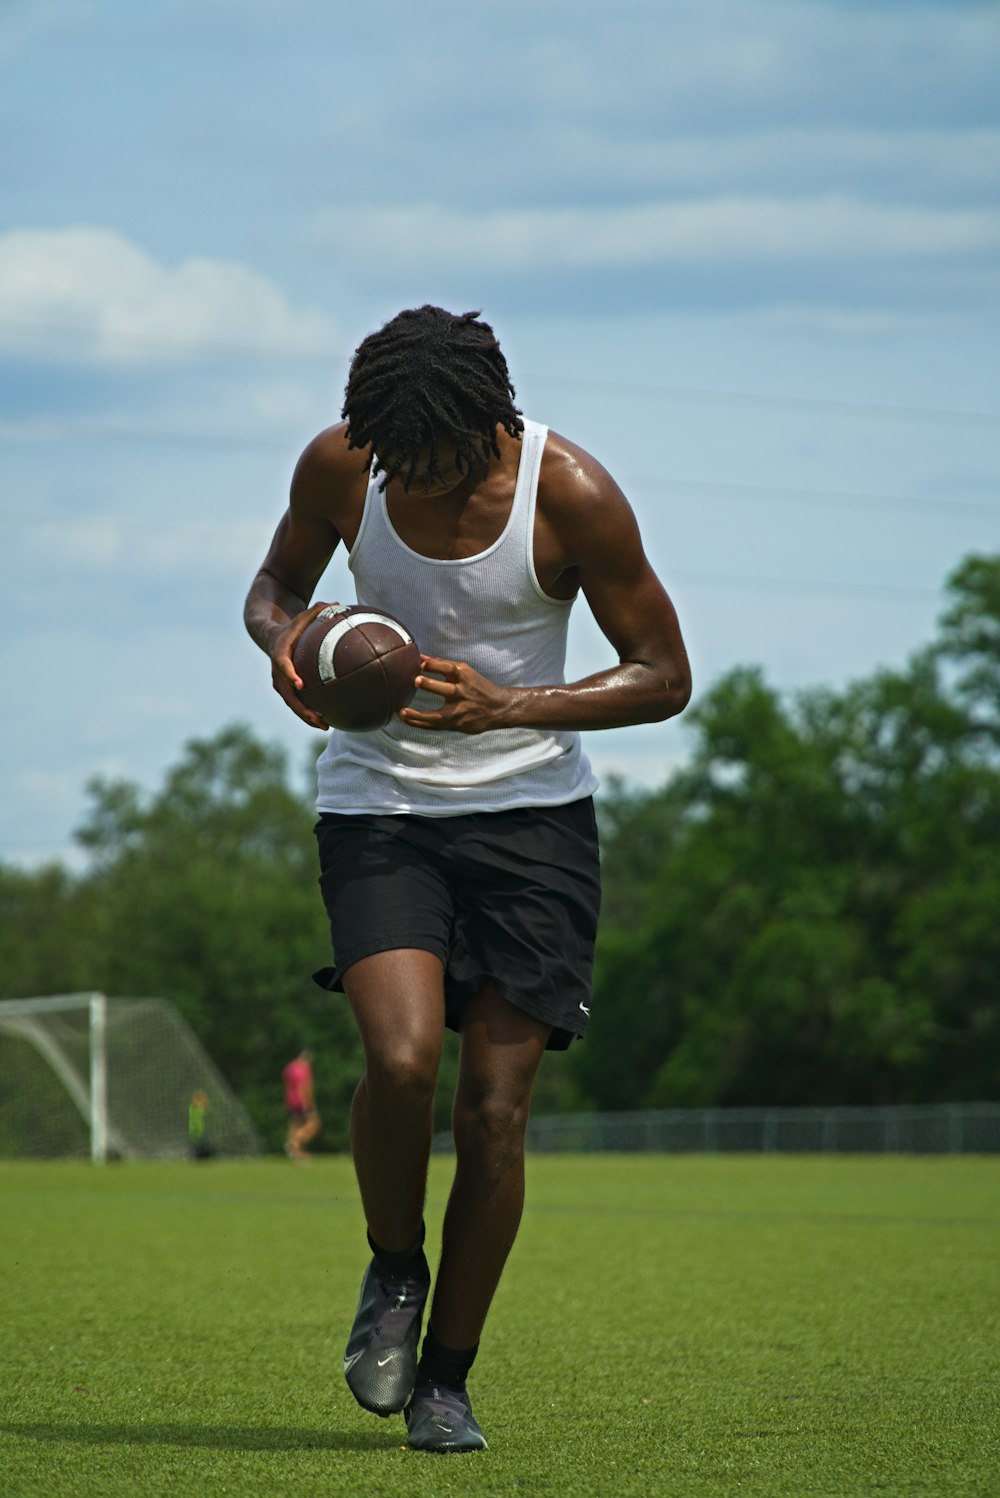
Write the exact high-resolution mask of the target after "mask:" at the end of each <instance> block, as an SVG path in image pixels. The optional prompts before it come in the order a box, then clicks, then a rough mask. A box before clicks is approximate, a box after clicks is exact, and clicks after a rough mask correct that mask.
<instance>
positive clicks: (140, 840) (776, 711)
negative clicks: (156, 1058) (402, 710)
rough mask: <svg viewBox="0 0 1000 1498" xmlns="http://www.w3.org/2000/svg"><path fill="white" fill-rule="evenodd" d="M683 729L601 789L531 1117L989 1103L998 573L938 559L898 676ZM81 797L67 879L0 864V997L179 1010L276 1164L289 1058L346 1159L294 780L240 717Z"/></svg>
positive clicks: (998, 830) (998, 834)
mask: <svg viewBox="0 0 1000 1498" xmlns="http://www.w3.org/2000/svg"><path fill="white" fill-rule="evenodd" d="M685 722H686V723H687V724H688V725H689V733H690V736H691V738H692V740H693V747H692V752H691V754H690V757H689V759H688V761H687V762H686V763H685V765H684V767H683V768H682V769H680V770H678V771H676V772H675V773H674V774H672V775H671V776H670V778H669V779H668V780H667V781H666V783H665V784H664V785H663V786H662V787H661V788H659V789H656V790H637V789H633V788H628V787H626V786H625V785H623V784H621V783H615V782H612V783H611V784H610V785H608V786H606V787H605V788H604V790H603V791H602V793H601V795H600V798H599V803H598V804H599V815H600V821H601V829H602V848H603V853H602V858H603V868H604V884H605V895H604V911H603V918H602V926H601V934H600V938H599V944H598V952H597V963H596V971H595V993H594V1002H593V1006H592V1019H591V1025H590V1031H589V1033H588V1036H587V1039H586V1040H585V1041H584V1042H583V1043H582V1044H574V1046H573V1047H572V1049H571V1050H570V1052H569V1054H568V1055H565V1056H550V1057H547V1058H546V1062H545V1065H544V1066H543V1070H542V1075H541V1077H540V1079H539V1083H538V1087H537V1089H536V1103H535V1106H536V1110H538V1109H549V1110H566V1109H574V1108H588V1109H589V1108H598V1109H619V1108H636V1107H643V1108H645V1107H677V1106H695V1105H697V1106H702V1105H705V1106H708V1105H715V1106H733V1105H739V1104H776V1103H777V1104H786V1105H796V1104H800V1105H802V1104H818V1103H824V1104H835V1103H894V1102H937V1101H958V1100H974V1099H989V1098H992V1097H994V1096H996V1091H997V1081H998V1076H1000V1002H998V999H1000V992H998V990H1000V556H973V557H969V558H968V559H966V560H965V561H964V562H963V563H962V564H961V565H960V566H959V567H958V568H957V569H956V571H955V572H954V573H953V574H952V576H951V578H950V579H949V582H948V592H947V605H946V608H945V611H944V614H943V616H942V619H941V622H940V625H939V629H938V632H937V635H936V637H935V638H934V639H933V640H932V641H931V642H930V643H929V644H928V645H927V646H926V647H925V648H923V649H922V650H920V651H918V652H917V653H916V654H915V655H914V656H913V657H912V658H911V659H910V661H909V662H908V663H907V664H906V666H905V667H904V668H902V669H900V670H881V671H878V672H876V673H875V674H874V675H872V676H870V677H868V678H865V679H863V680H860V681H858V682H855V683H852V684H850V685H849V686H848V687H846V688H844V689H843V690H838V691H834V690H829V689H813V690H810V691H805V692H800V693H796V694H793V695H790V696H787V697H786V696H783V695H782V694H780V693H779V692H777V691H776V690H775V689H774V688H772V687H771V686H769V685H768V683H767V682H766V681H765V679H764V677H763V676H762V674H761V673H760V671H758V670H756V669H753V668H751V667H745V668H740V669H737V670H734V671H731V672H729V673H728V674H727V675H725V676H724V677H722V678H721V679H720V680H719V681H717V682H716V683H715V684H713V685H712V686H711V687H710V688H709V689H708V690H706V691H705V692H704V694H703V695H702V696H701V698H700V700H699V701H698V702H697V703H696V705H695V706H693V707H692V708H691V709H689V711H688V714H687V715H686V718H685ZM299 780H300V781H301V783H298V781H299ZM88 796H89V810H88V814H87V816H86V819H85V821H84V823H83V825H82V826H81V827H80V828H79V830H78V832H77V834H76V836H77V839H78V841H79V843H80V845H81V846H82V847H83V848H84V849H86V850H87V852H88V855H89V858H88V862H87V867H86V870H85V872H83V873H75V872H71V871H70V870H68V869H67V868H66V867H64V866H62V865H60V864H55V865H51V866H49V867H46V868H43V869H39V870H36V871H31V872H27V871H24V870H22V869H18V868H16V867H14V866H9V865H3V864H0V997H21V996H25V995H32V994H44V993H64V992H74V991H83V990H89V989H98V990H101V991H103V992H105V993H108V994H111V995H120V996H128V997H143V996H157V997H163V998H167V999H170V1000H171V1001H172V1002H173V1003H175V1004H176V1005H177V1007H178V1009H179V1010H180V1011H181V1013H182V1014H183V1015H184V1017H185V1019H186V1020H187V1021H188V1023H189V1024H190V1025H191V1026H192V1028H193V1029H194V1031H195V1032H196V1034H197V1035H198V1037H199V1039H200V1040H201V1041H202V1043H203V1044H204V1046H205V1047H206V1049H207V1050H208V1052H209V1054H210V1055H211V1056H212V1058H213V1060H214V1061H215V1063H216V1065H217V1066H218V1067H219V1068H220V1070H221V1071H222V1072H223V1074H224V1075H225V1077H226V1078H227V1080H228V1081H229V1082H230V1084H231V1085H232V1086H233V1088H234V1089H235V1091H236V1092H237V1094H238V1095H239V1096H240V1098H241V1099H242V1101H243V1102H244V1104H245V1105H246V1107H247V1108H248V1109H249V1111H250V1114H251V1116H252V1117H253V1118H254V1120H255V1122H256V1124H257V1126H258V1127H259V1128H260V1130H261V1132H262V1134H263V1135H264V1137H265V1139H266V1140H267V1142H268V1143H269V1144H270V1145H271V1146H272V1147H277V1146H278V1145H279V1144H280V1140H281V1137H282V1130H283V1119H282V1115H281V1092H280V1071H281V1067H282V1065H283V1064H284V1062H285V1061H287V1060H288V1059H290V1057H291V1056H292V1055H294V1054H295V1053H296V1052H297V1051H298V1050H299V1049H300V1048H301V1047H302V1046H303V1045H310V1046H311V1047H312V1048H313V1050H314V1051H315V1053H316V1075H317V1092H318V1100H319V1103H320V1107H321V1112H322V1114H323V1117H324V1130H323V1142H324V1143H325V1144H326V1145H327V1146H328V1147H331V1148H341V1147H343V1146H344V1144H345V1143H346V1137H347V1109H348V1105H349V1099H350V1095H351V1092H352V1090H353V1087H354V1084H355V1082H356V1079H357V1077H358V1075H359V1074H360V1070H361V1055H360V1048H359V1045H358V1042H357V1038H356V1035H355V1032H354V1026H353V1023H352V1021H351V1017H350V1014H349V1011H348V1008H347V1004H346V1001H345V1000H344V999H343V998H342V997H341V996H339V995H331V994H327V993H325V992H324V991H322V990H321V989H319V988H318V987H316V985H315V984H313V982H312V980H311V973H312V972H313V971H314V970H315V969H317V968H319V967H322V966H324V965H325V964H326V963H327V962H328V961H329V937H328V931H327V926H326V917H325V914H324V911H323V907H322V901H321V899H320V895H319V890H318V884H317V874H318V870H317V865H316V854H315V846H314V840H313V835H312V826H313V823H314V820H315V817H314V812H313V805H312V802H313V787H312V775H311V773H310V767H306V769H305V773H302V774H301V776H298V775H297V774H296V773H294V771H293V767H291V766H290V765H289V762H288V758H287V756H286V755H285V754H284V753H283V752H282V751H281V750H280V749H277V748H275V747H274V746H272V745H268V744H264V743H261V742H260V741H259V740H257V739H256V738H255V737H254V736H253V735H252V734H251V732H250V731H249V730H248V729H246V728H245V727H242V726H240V725H232V726H229V727H227V728H224V729H223V730H222V731H221V732H219V733H218V734H216V735H215V736H214V737H212V738H208V739H201V740H195V741H193V742H191V743H190V744H188V745H187V746H186V748H185V750H184V752H183V754H182V757H181V759H180V761H179V763H178V764H177V765H176V766H175V767H174V768H173V769H171V770H170V771H169V772H168V774H167V775H166V777H165V779H164V782H163V784H162V786H161V787H160V788H159V790H157V791H156V792H154V793H144V792H143V791H142V790H141V789H140V788H139V787H137V786H136V785H133V784H131V783H130V782H127V781H121V780H105V779H95V780H93V781H92V782H91V783H90V785H89V787H88ZM455 1056H456V1048H455V1044H454V1041H453V1040H450V1041H449V1045H448V1047H447V1050H446V1057H445V1063H444V1072H443V1076H442V1085H441V1087H440V1089H439V1098H438V1119H437V1122H438V1125H439V1126H440V1127H446V1125H447V1115H448V1104H449V1091H450V1088H449V1083H450V1081H451V1079H452V1077H453V1073H454V1066H455Z"/></svg>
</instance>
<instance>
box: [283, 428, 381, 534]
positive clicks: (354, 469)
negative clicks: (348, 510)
mask: <svg viewBox="0 0 1000 1498" xmlns="http://www.w3.org/2000/svg"><path fill="white" fill-rule="evenodd" d="M366 468H367V463H366V461H365V457H364V455H363V454H362V453H361V452H359V451H358V449H357V448H355V447H351V445H350V443H349V441H348V435H347V422H346V421H338V422H337V423H336V424H335V425H334V426H329V427H326V428H324V430H323V431H322V432H319V433H318V434H317V435H316V436H315V437H314V438H313V439H312V441H311V442H310V443H309V444H308V446H307V447H306V448H305V449H304V450H303V452H302V456H301V457H300V458H299V461H298V463H297V464H296V465H295V473H294V474H293V476H292V505H293V509H294V510H295V511H296V512H297V513H310V512H319V513H322V514H327V513H328V512H329V511H330V509H331V507H333V508H334V509H336V508H337V507H339V504H340V503H341V501H347V502H348V503H349V504H353V503H354V502H355V501H357V499H358V498H359V496H360V497H361V498H363V497H364V489H365V483H366V479H365V472H366Z"/></svg>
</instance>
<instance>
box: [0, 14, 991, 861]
mask: <svg viewBox="0 0 1000 1498" xmlns="http://www.w3.org/2000/svg"><path fill="white" fill-rule="evenodd" d="M357 17H360V18H361V19H360V21H359V20H358V19H357ZM998 76H1000V8H998V7H997V6H996V5H995V4H989V5H986V4H965V3H958V0H948V3H942V4H935V3H907V4H890V3H884V4H878V3H867V4H864V5H862V4H856V3H840V4H837V3H828V4H819V3H812V0H796V3H776V0H740V3H736V0H732V3H723V0H702V3H690V4H672V3H669V0H623V3H620V4H618V5H617V6H616V7H613V8H611V7H609V8H607V9H605V10H598V9H596V8H595V9H594V11H593V13H591V12H590V11H588V10H586V9H581V7H579V5H577V4H570V3H568V0H566V3H564V0H533V3H532V4H530V5H529V4H527V3H522V0H513V3H509V4H507V5H506V6H505V7H503V9H502V11H497V10H495V9H493V8H490V9H489V10H487V9H486V8H482V9H480V8H476V7H470V6H468V5H460V4H457V3H450V0H430V3H422V4H421V5H419V6H413V5H404V4H402V3H396V0H374V3H369V4H368V5H367V6H366V7H364V10H363V13H362V12H351V11H350V10H348V9H347V8H343V7H337V6H331V5H329V4H326V3H320V0H280V3H279V0H242V3H240V4H235V3H229V0H217V3H212V0H201V3H199V4H195V3H193V0H158V3H156V0H149V3H146V4H144V5H142V6H136V5H134V4H125V3H123V0H106V3H96V0H93V3H91V0H58V3H56V0H51V3H50V0H20V3H19V0H7V3H6V4H5V6H4V8H3V10H2V11H0V135H2V138H3V140H4V142H5V146H6V149H5V150H4V151H3V153H0V188H2V191H0V204H2V218H0V396H2V408H0V480H2V488H0V536H2V542H3V544H2V546H0V580H2V586H3V590H4V597H5V599H6V602H7V628H6V629H5V630H4V631H3V635H2V638H0V671H2V673H3V680H4V684H5V699H6V710H5V712H4V713H3V715H2V720H0V860H2V861H5V862H13V863H21V864H24V865H27V866H34V865H37V864H38V863H40V862H44V861H46V860H49V859H53V858H69V857H70V856H71V850H72V830H73V828H74V827H75V826H77V825H79V822H80V821H81V819H82V816H83V814H84V810H85V806H86V796H85V790H84V787H85V784H86V781H87V779H88V778H89V777H90V776H91V775H94V774H101V775H105V776H124V777H125V778H127V779H130V780H135V781H137V782H139V783H140V784H142V785H144V786H147V787H154V786H156V785H157V784H158V783H159V780H160V777H161V776H162V773H163V771H164V769H165V768H166V767H167V766H168V765H170V764H172V763H174V762H176V760H177V758H178V756H179V754H180V752H181V750H182V747H183V745H184V743H185V742H186V741H187V740H188V739H190V738H191V737H194V736H203V735H209V734H212V733H214V732H216V731H217V730H218V729H219V728H221V727H222V726H223V725H225V724H227V723H229V722H232V721H234V720H240V721H244V722H247V723H249V724H250V725H251V726H252V727H253V729H254V730H255V732H257V733H259V734H260V735H261V736H262V737H264V738H267V739H271V740H275V741H278V742H281V743H283V744H285V745H286V746H287V747H288V748H289V750H290V752H291V754H292V755H293V757H294V759H295V763H296V764H297V765H304V764H305V762H306V759H307V755H308V752H309V750H310V749H311V748H313V747H314V745H313V736H312V735H310V734H309V732H308V731H307V730H305V729H304V728H302V727H301V725H299V724H298V723H297V722H296V721H295V720H294V719H293V718H292V717H291V716H290V715H288V714H287V712H286V710H285V709H283V707H282V705H281V704H280V702H279V701H278V699H277V698H276V697H275V696H274V695H273V694H272V692H271V690H270V685H269V678H268V672H267V663H266V661H265V660H264V658H263V656H260V655H259V654H258V652H256V651H255V649H254V647H253V646H252V645H251V644H250V642H249V641H248V640H247V639H246V638H245V636H244V635H243V634H242V629H241V624H240V611H241V606H242V599H243V595H244V593H245V590H246V587H247V585H248V583H249V580H250V577H251V576H252V574H253V571H254V570H255V568H256V565H257V563H258V561H259V560H260V557H261V556H262V554H263V551H264V549H265V547H266V545H267V541H268V538H269V536H270V532H271V530H272V528H273V525H274V523H275V522H276V520H277V517H278V515H279V513H280V511H281V508H282V507H283V504H284V501H285V496H286V493H287V486H288V480H289V477H290V474H291V469H292V466H293V464H294V461H295V458H296V455H297V453H298V452H299V451H300V450H301V448H302V447H303V446H304V445H305V443H306V442H307V441H308V440H309V438H310V437H311V436H312V435H313V433H314V432H315V431H316V430H318V429H319V428H320V427H321V426H324V425H326V424H327V423H328V422H329V421H331V420H333V419H336V417H337V415H338V413H339V406H340V399H341V394H342V390H343V383H344V378H345V374H346V367H347V361H348V359H349V356H350V352H351V350H352V349H353V347H354V346H355V344H356V343H357V341H358V340H359V339H360V338H361V337H363V336H364V334H365V333H367V332H368V331H370V330H371V329H372V328H374V327H377V326H378V325H379V324H380V323H381V322H383V321H384V320H385V319H386V318H387V317H389V316H391V315H392V314H393V313H395V312H396V311H398V310H399V308H400V307H402V306H405V305H412V304H414V303H419V302H423V301H428V300H429V301H436V302H440V303H442V304H443V305H445V306H449V307H451V308H453V309H454V310H461V311H464V310H466V309H467V308H469V307H479V308H482V309H483V312H484V315H485V316H486V317H487V318H488V319H489V320H490V321H491V322H492V323H493V325H494V327H495V328H496V331H497V333H498V335H499V336H500V339H501V342H502V343H503V346H504V349H505V351H506V353H507V357H508V361H509V363H510V366H511V371H512V374H513V377H514V382H515V384H516V386H517V389H518V396H519V400H520V402H521V404H522V405H523V407H524V409H525V411H526V412H527V414H529V415H531V416H533V417H535V418H536V419H537V420H541V421H545V422H548V423H549V425H551V426H553V427H554V428H556V429H557V430H559V431H562V432H564V433H565V434H566V435H567V436H569V437H571V438H573V439H574V440H575V441H578V442H580V443H582V444H583V445H584V446H585V447H588V448H589V449H590V450H591V451H592V452H594V453H595V454H596V455H597V456H598V457H599V458H600V459H601V460H602V461H603V462H604V463H606V464H607V466H608V467H609V468H610V469H611V470H612V472H613V473H614V474H615V476H616V477H617V478H618V479H619V481H620V482H621V483H622V484H623V486H624V487H625V489H626V491H627V492H628V493H629V495H630V497H631V499H632V501H633V504H634V506H635V509H636V511H637V513H638V516H639V519H640V523H641V526H642V529H643V532H644V535H645V537H646V543H647V549H648V551H649V553H650V555H651V557H652V559H653V561H654V564H655V565H656V567H657V569H658V571H659V572H660V574H661V576H662V577H663V579H664V581H665V582H666V584H667V586H668V588H669V590H670V592H671V594H672V595H673V597H674V599H675V601H676V603H677V606H678V609H679V611H680V613H681V617H682V622H683V624H684V627H685V631H686V634H687V637H688V641H689V644H690V648H691V654H692V659H693V664H694V669H695V674H696V686H697V687H700V688H704V687H706V686H708V685H709V684H710V683H711V682H712V681H713V680H715V679H716V678H717V677H718V676H719V675H720V674H721V673H722V672H723V671H725V670H727V669H729V668H730V667H732V666H734V665H736V664H742V663H753V664H757V665H760V666H761V667H762V668H763V670H764V671H765V673H766V676H767V678H768V680H769V681H771V682H772V683H773V684H774V685H775V686H776V687H778V688H780V689H782V690H785V691H794V690H796V689H798V688H801V687H806V686H812V685H821V684H828V685H832V686H842V685H844V684H845V683H846V682H848V681H849V680H851V679H853V678H856V677H858V676H863V675H867V674H869V673H871V672H872V671H874V670H875V669H877V668H878V667H879V666H881V665H887V666H894V665H901V664H902V663H903V662H904V661H905V660H906V658H907V656H908V654H909V653H910V652H911V651H912V650H914V649H916V648H917V647H919V645H920V644H921V643H923V642H924V641H925V640H927V639H928V638H929V636H930V635H931V633H932V632H933V629H934V624H935V619H936V617H937V615H938V613H939V611H940V608H941V603H942V594H941V589H942V584H943V581H944V579H945V578H946V577H947V575H948V573H949V571H950V570H951V569H952V568H953V567H954V566H955V565H956V564H957V563H958V561H960V559H961V558H962V557H963V556H965V555H967V554H968V553H969V552H971V551H995V550H996V549H997V548H998V544H1000V492H998V477H1000V402H998V398H997V349H998V348H1000V315H998V313H1000V118H998V115H1000V108H998V103H997V98H998V95H997V88H996V79H997V77H998ZM322 592H323V593H324V594H325V595H326V596H329V597H345V596H351V595H350V582H349V578H348V577H347V575H346V573H345V572H344V570H343V569H342V567H340V565H339V564H337V563H335V564H334V566H333V567H332V568H331V572H330V575H329V577H328V579H327V580H326V581H325V582H324V585H323V589H322ZM605 660H606V647H604V645H603V642H602V641H601V640H600V638H599V636H598V635H597V634H596V631H595V630H594V629H593V626H592V625H590V624H589V622H588V621H587V619H586V618H585V616H584V613H583V610H582V608H580V609H577V610H576V611H575V615H574V628H573V636H572V646H571V660H570V669H571V671H572V672H573V673H574V674H579V675H582V674H584V673H585V672H587V671H589V670H592V669H594V668H595V667H596V666H598V665H600V664H602V663H604V662H605ZM588 748H589V750H590V752H591V754H592V757H593V758H594V760H595V763H596V764H597V766H598V768H599V770H600V771H602V772H605V773H607V772H610V771H617V772H618V773H621V774H623V775H625V776H626V777H628V778H630V779H632V780H633V781H634V782H636V783H642V784H657V783H659V782H660V781H662V780H663V778H664V777H665V776H666V774H667V773H669V769H670V767H671V765H674V764H676V763H677V762H678V761H680V760H682V759H683V757H684V755H685V752H686V736H685V731H684V728H683V720H682V721H681V722H680V723H677V724H669V725H665V726H654V727H644V728H641V729H632V730H622V731H617V732H615V733H609V734H604V735H591V736H590V738H589V741H588Z"/></svg>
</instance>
